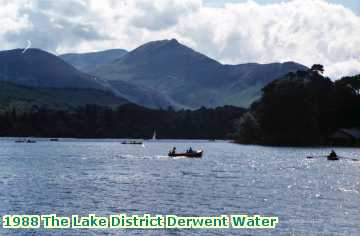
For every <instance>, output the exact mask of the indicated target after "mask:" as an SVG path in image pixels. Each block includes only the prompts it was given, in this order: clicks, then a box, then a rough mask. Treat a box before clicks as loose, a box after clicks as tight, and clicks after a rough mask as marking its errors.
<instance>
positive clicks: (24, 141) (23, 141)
mask: <svg viewBox="0 0 360 236" xmlns="http://www.w3.org/2000/svg"><path fill="white" fill-rule="evenodd" d="M15 143H26V140H15Z"/></svg>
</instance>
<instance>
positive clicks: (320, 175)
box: [0, 139, 360, 235]
mask: <svg viewBox="0 0 360 236" xmlns="http://www.w3.org/2000/svg"><path fill="white" fill-rule="evenodd" d="M173 146H176V147H177V149H178V150H185V149H186V148H188V147H189V146H192V147H193V148H194V149H197V148H202V149H204V150H205V155H204V157H203V159H201V160H194V159H184V158H176V159H171V158H168V157H167V156H166V154H167V151H168V150H169V149H170V148H172V147H173ZM336 150H337V152H338V154H339V155H341V156H346V157H349V158H360V152H359V151H360V149H352V148H339V149H336ZM329 152H330V149H323V148H272V147H260V146H243V145H236V144H231V143H227V142H207V141H186V140H185V141H163V142H145V147H142V146H140V145H122V144H121V143H120V142H119V141H116V140H86V141H85V140H65V141H61V142H48V141H44V140H43V141H39V142H37V143H35V144H24V143H14V141H13V140H9V139H2V140H1V141H0V215H4V214H51V213H55V214H58V215H64V216H70V215H73V214H79V215H87V214H90V213H95V214H97V215H104V216H107V215H111V214H119V213H127V214H144V213H150V214H162V215H166V214H176V215H181V216H210V215H222V214H249V215H253V214H261V215H268V216H278V217H279V221H280V222H279V224H278V227H277V229H275V230H251V231H244V230H241V231H240V230H215V231H205V230H172V231H165V230H158V231H149V230H144V231H141V230H131V231H130V230H128V231H121V230H83V231H79V230H62V231H61V230H56V231H52V232H51V235H359V234H360V224H359V223H360V222H359V220H360V210H359V206H360V162H353V161H350V160H341V161H338V162H329V161H326V160H325V158H315V159H306V158H305V157H306V156H309V155H312V156H317V155H318V156H321V155H324V154H326V153H329ZM0 233H1V234H2V235H8V234H10V233H12V234H15V235H41V234H45V235H49V234H50V232H48V231H24V230H22V231H21V230H18V231H8V230H4V229H0Z"/></svg>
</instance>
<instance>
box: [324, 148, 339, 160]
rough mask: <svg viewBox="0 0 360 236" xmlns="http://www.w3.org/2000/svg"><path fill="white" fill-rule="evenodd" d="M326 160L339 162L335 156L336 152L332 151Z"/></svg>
mask: <svg viewBox="0 0 360 236" xmlns="http://www.w3.org/2000/svg"><path fill="white" fill-rule="evenodd" d="M327 159H328V160H329V161H337V160H339V157H338V155H337V154H336V152H335V151H334V150H332V151H331V153H330V155H329V156H327Z"/></svg>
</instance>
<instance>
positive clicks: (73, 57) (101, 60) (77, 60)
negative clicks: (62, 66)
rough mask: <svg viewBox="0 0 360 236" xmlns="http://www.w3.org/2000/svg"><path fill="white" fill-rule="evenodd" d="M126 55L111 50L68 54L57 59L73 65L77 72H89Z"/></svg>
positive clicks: (121, 50)
mask: <svg viewBox="0 0 360 236" xmlns="http://www.w3.org/2000/svg"><path fill="white" fill-rule="evenodd" d="M126 53H127V51H126V50H123V49H111V50H106V51H100V52H90V53H69V54H64V55H60V56H59V57H60V58H61V59H63V60H64V61H66V62H67V63H69V64H71V65H73V66H74V67H75V68H76V69H78V70H79V71H83V72H90V71H93V70H94V69H95V68H96V67H99V66H102V65H104V64H107V63H110V62H112V61H114V60H116V59H119V58H121V57H122V56H123V55H125V54H126Z"/></svg>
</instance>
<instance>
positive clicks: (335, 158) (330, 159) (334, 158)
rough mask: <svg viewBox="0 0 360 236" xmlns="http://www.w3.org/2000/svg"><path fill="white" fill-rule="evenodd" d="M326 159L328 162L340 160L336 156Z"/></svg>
mask: <svg viewBox="0 0 360 236" xmlns="http://www.w3.org/2000/svg"><path fill="white" fill-rule="evenodd" d="M327 159H328V161H338V160H340V159H339V157H337V156H328V157H327Z"/></svg>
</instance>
